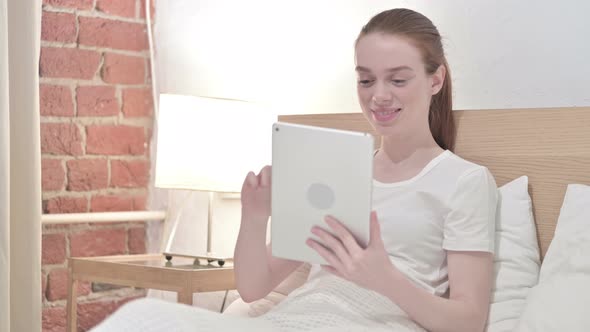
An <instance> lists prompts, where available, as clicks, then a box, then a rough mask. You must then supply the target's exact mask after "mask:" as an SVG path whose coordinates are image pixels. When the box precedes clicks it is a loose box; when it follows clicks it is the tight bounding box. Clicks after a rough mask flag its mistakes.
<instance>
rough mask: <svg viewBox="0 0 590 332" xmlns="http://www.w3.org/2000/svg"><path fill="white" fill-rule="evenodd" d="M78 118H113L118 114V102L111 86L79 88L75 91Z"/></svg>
mask: <svg viewBox="0 0 590 332" xmlns="http://www.w3.org/2000/svg"><path fill="white" fill-rule="evenodd" d="M76 103H77V104H78V116H113V115H117V114H119V102H118V101H117V98H116V97H115V87H112V86H80V87H78V88H77V89H76Z"/></svg>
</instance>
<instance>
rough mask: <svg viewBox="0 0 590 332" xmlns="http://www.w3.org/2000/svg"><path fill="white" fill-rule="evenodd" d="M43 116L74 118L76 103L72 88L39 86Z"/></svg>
mask: <svg viewBox="0 0 590 332" xmlns="http://www.w3.org/2000/svg"><path fill="white" fill-rule="evenodd" d="M39 99H40V105H39V107H40V110H41V115H45V116H74V103H73V102H72V93H71V91H70V88H69V87H67V86H62V85H47V84H41V85H40V86H39Z"/></svg>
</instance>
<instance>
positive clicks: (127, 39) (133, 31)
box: [78, 0, 149, 51]
mask: <svg viewBox="0 0 590 332" xmlns="http://www.w3.org/2000/svg"><path fill="white" fill-rule="evenodd" d="M117 1H120V0H117ZM78 21H79V23H80V36H79V37H78V43H79V44H80V45H87V46H98V47H107V48H113V49H120V50H130V51H145V50H147V49H148V48H149V47H148V42H147V34H146V30H145V29H146V28H145V24H141V23H131V22H123V21H117V20H109V19H104V18H99V17H79V18H78Z"/></svg>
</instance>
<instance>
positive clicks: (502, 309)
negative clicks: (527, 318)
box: [487, 176, 541, 332]
mask: <svg viewBox="0 0 590 332" xmlns="http://www.w3.org/2000/svg"><path fill="white" fill-rule="evenodd" d="M498 193H499V195H498V210H497V212H496V236H495V237H496V255H495V258H494V286H493V289H492V299H491V303H490V312H489V317H488V327H487V331H488V332H504V331H510V332H512V331H514V328H515V327H516V324H517V323H518V319H519V317H520V315H521V313H522V311H523V309H524V306H525V301H526V298H527V296H528V294H529V291H530V290H531V288H532V287H533V286H535V285H536V284H537V281H538V276H539V266H540V264H541V262H540V253H539V244H538V242H537V232H536V229H535V221H534V219H533V212H532V202H531V198H530V196H529V192H528V177H526V176H521V177H519V178H517V179H515V180H513V181H512V182H510V183H507V184H505V185H504V186H502V187H500V188H499V189H498Z"/></svg>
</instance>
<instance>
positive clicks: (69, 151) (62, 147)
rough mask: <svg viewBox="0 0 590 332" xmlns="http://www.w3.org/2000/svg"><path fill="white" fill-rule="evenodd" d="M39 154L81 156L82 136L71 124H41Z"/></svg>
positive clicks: (76, 127)
mask: <svg viewBox="0 0 590 332" xmlns="http://www.w3.org/2000/svg"><path fill="white" fill-rule="evenodd" d="M41 152H42V153H48V154H55V155H71V156H79V155H81V154H82V136H81V135H80V130H79V129H78V126H76V125H75V124H73V123H42V124H41Z"/></svg>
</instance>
